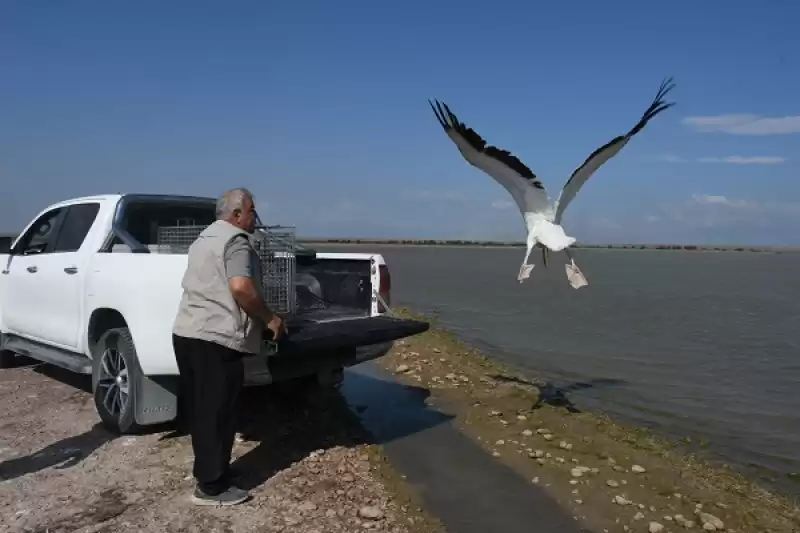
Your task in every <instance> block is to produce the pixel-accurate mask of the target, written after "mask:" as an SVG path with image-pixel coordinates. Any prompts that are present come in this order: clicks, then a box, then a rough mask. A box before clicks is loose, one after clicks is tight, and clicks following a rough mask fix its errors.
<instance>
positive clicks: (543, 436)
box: [542, 434, 553, 440]
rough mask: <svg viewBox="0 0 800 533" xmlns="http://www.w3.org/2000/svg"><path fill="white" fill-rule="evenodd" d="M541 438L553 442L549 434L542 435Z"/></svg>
mask: <svg viewBox="0 0 800 533" xmlns="http://www.w3.org/2000/svg"><path fill="white" fill-rule="evenodd" d="M542 438H543V439H544V440H553V436H552V435H550V434H546V435H542Z"/></svg>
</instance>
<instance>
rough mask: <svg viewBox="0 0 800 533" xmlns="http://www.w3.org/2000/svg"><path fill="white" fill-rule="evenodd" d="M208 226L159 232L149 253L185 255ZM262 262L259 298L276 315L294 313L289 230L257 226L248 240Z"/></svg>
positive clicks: (294, 272) (293, 249) (292, 234)
mask: <svg viewBox="0 0 800 533" xmlns="http://www.w3.org/2000/svg"><path fill="white" fill-rule="evenodd" d="M207 227H208V226H201V225H177V226H161V227H159V228H158V235H157V239H156V243H157V244H156V246H155V247H151V252H154V253H160V254H185V253H188V252H189V247H190V246H191V245H192V243H194V241H195V240H197V238H198V237H199V236H200V233H202V232H203V230H205V229H206V228H207ZM251 242H252V244H253V248H254V249H255V250H256V253H257V254H258V258H259V259H260V262H261V286H262V289H263V294H262V296H263V297H264V301H265V302H266V303H267V305H269V306H270V308H271V309H272V310H274V311H275V312H278V313H295V312H296V310H297V296H296V293H295V280H296V278H297V262H296V253H297V238H296V231H295V228H294V227H292V226H257V227H256V230H255V231H254V232H253V235H252V237H251Z"/></svg>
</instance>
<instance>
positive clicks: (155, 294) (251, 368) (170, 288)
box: [0, 194, 428, 433]
mask: <svg viewBox="0 0 800 533" xmlns="http://www.w3.org/2000/svg"><path fill="white" fill-rule="evenodd" d="M214 210H215V200H214V199H213V198H202V197H192V196H161V195H151V194H126V195H103V196H92V197H85V198H76V199H71V200H67V201H64V202H61V203H58V204H54V205H51V206H50V207H48V208H46V209H44V210H43V211H41V212H40V213H39V214H38V215H37V216H36V217H35V218H34V219H33V220H32V221H31V222H30V223H29V224H28V225H27V226H26V227H25V229H24V230H23V231H22V233H21V234H20V235H19V236H18V237H17V238H16V239H14V240H13V241H12V242H9V241H8V240H6V241H5V242H6V246H5V248H6V249H0V272H2V273H1V274H0V366H3V367H8V366H11V365H13V364H14V362H15V359H16V357H17V356H18V355H24V356H27V357H30V358H32V359H36V360H39V361H43V362H46V363H50V364H53V365H57V366H59V367H63V368H66V369H69V370H71V371H74V372H78V373H81V374H91V375H92V391H93V394H94V400H95V405H96V408H97V411H98V414H99V415H100V418H101V419H102V421H103V422H104V423H105V425H106V426H108V427H109V428H110V429H112V430H114V431H116V432H119V433H133V432H135V431H136V430H138V429H139V428H140V427H142V426H147V425H152V424H158V423H163V422H167V421H170V420H173V419H174V418H175V415H176V405H177V402H176V384H177V374H178V368H177V364H176V361H175V354H174V352H173V349H172V324H173V320H174V317H175V313H176V311H177V307H178V303H179V301H180V298H181V292H182V290H181V278H182V277H183V274H184V271H185V269H186V262H187V256H186V253H178V254H176V253H159V249H158V244H157V242H156V239H157V235H158V230H159V228H160V227H170V226H175V225H176V224H179V223H180V222H181V221H186V220H193V221H194V223H195V224H199V225H208V224H210V223H212V222H213V221H214V218H215V217H214ZM0 242H2V241H0ZM296 255H297V258H296V267H295V268H296V274H295V276H294V285H295V290H296V296H297V302H298V303H297V306H296V308H295V311H294V312H293V313H292V316H290V317H287V323H288V324H289V332H290V334H289V336H288V337H287V339H286V340H285V341H281V343H278V345H277V351H276V350H275V346H274V345H273V346H272V349H268V346H267V343H266V342H265V349H264V351H263V353H262V354H260V355H257V356H252V357H247V358H246V359H245V361H246V363H245V368H246V378H245V382H246V385H260V384H270V383H275V382H280V381H287V380H291V379H295V378H301V379H305V378H309V377H311V378H314V377H316V378H317V379H319V380H321V381H322V382H325V383H331V382H333V383H336V382H338V381H339V380H340V379H341V376H342V370H343V368H344V367H347V366H351V365H354V364H358V363H361V362H363V361H367V360H370V359H375V358H378V357H381V356H383V355H385V354H386V353H387V352H388V351H389V349H390V348H391V346H392V343H393V341H394V340H396V339H399V338H402V337H406V336H410V335H415V334H417V333H421V332H423V331H425V330H427V328H428V324H427V323H425V322H420V321H415V320H403V319H399V318H395V317H393V316H391V313H390V310H389V309H387V307H386V306H387V305H388V302H389V301H390V277H389V270H388V267H387V265H386V264H385V262H384V259H383V257H382V256H381V255H380V254H360V253H358V254H357V253H315V252H313V251H310V250H307V251H305V252H304V253H303V254H300V253H299V252H298V253H297V254H296Z"/></svg>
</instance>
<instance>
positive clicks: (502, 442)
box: [495, 439, 506, 446]
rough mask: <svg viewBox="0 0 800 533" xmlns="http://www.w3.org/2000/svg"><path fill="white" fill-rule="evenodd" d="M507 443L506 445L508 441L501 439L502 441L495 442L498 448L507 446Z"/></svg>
mask: <svg viewBox="0 0 800 533" xmlns="http://www.w3.org/2000/svg"><path fill="white" fill-rule="evenodd" d="M505 443H506V441H504V440H502V439H501V440H499V441H497V442H495V444H496V445H497V446H502V445H503V444H505Z"/></svg>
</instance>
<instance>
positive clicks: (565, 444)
mask: <svg viewBox="0 0 800 533" xmlns="http://www.w3.org/2000/svg"><path fill="white" fill-rule="evenodd" d="M558 447H559V448H561V449H563V450H571V449H572V444H570V443H568V442H565V441H563V440H562V441H561V442H559V443H558Z"/></svg>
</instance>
